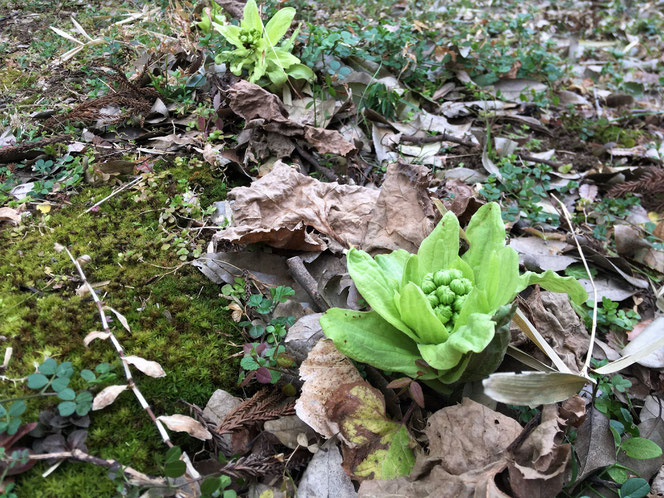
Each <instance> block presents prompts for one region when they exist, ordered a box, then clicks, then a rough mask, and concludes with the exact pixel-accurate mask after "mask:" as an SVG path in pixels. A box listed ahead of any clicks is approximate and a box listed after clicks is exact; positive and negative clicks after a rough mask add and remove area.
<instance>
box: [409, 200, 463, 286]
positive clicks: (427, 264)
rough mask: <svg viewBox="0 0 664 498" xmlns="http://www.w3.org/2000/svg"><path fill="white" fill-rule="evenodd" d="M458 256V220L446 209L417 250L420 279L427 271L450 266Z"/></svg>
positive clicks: (431, 271) (430, 271)
mask: <svg viewBox="0 0 664 498" xmlns="http://www.w3.org/2000/svg"><path fill="white" fill-rule="evenodd" d="M458 258H459V220H457V217H456V216H454V213H452V212H451V211H448V212H447V213H445V216H443V219H442V220H441V222H440V223H438V225H436V228H434V229H433V232H431V233H430V234H429V236H428V237H427V238H425V239H424V240H423V241H422V244H420V248H419V250H418V251H417V259H418V264H419V272H420V279H422V278H423V277H424V275H426V274H427V273H433V272H436V271H438V270H442V269H445V268H450V267H451V264H452V262H454V261H456V260H457V259H458Z"/></svg>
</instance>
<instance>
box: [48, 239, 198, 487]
mask: <svg viewBox="0 0 664 498" xmlns="http://www.w3.org/2000/svg"><path fill="white" fill-rule="evenodd" d="M60 248H62V249H63V250H64V251H66V253H67V255H68V256H69V259H71V261H72V263H74V266H75V267H76V270H77V271H78V274H79V275H80V277H81V280H82V281H83V284H84V285H85V287H86V288H87V289H88V291H89V292H90V295H91V296H92V299H93V300H94V302H95V305H96V306H97V310H98V311H99V316H100V317H101V323H102V327H103V329H104V332H106V333H107V334H108V335H109V338H110V339H111V343H112V344H113V346H114V347H115V351H116V352H117V354H118V356H119V357H120V361H121V362H122V367H123V369H124V372H125V377H126V378H127V384H128V385H129V388H130V389H131V390H132V391H133V392H134V395H135V396H136V399H137V400H138V402H139V404H140V405H141V407H142V408H143V409H144V410H145V412H146V413H147V414H148V416H149V417H150V419H151V420H152V422H153V423H154V424H155V425H156V426H157V430H158V431H159V435H160V436H161V439H162V441H163V442H164V443H165V444H166V446H168V447H169V448H172V447H173V443H172V442H171V439H170V437H169V436H168V433H167V432H166V429H164V426H163V425H162V423H161V422H160V421H159V420H158V419H157V417H156V416H155V414H154V412H153V411H152V408H150V405H149V404H148V402H147V401H146V399H145V397H144V396H143V394H142V393H141V391H140V390H139V389H138V386H137V385H136V383H135V382H134V378H133V376H132V374H131V369H130V368H129V363H128V362H127V359H126V357H125V354H124V349H122V345H121V344H120V342H119V341H118V339H117V337H115V334H114V333H113V331H112V330H111V328H110V327H109V325H108V317H107V316H106V313H105V311H104V306H103V304H102V302H101V300H100V299H99V296H97V293H96V292H95V290H94V288H93V287H92V285H90V282H88V279H87V277H86V276H85V273H84V272H83V268H82V267H81V265H80V264H79V262H78V261H76V259H75V258H74V256H73V255H72V253H71V252H70V251H69V249H67V248H66V247H65V246H62V245H60V244H56V250H59V249H60ZM182 459H183V461H184V462H185V464H186V465H187V472H188V473H189V474H190V475H191V477H193V478H197V477H199V476H200V474H199V473H198V472H197V471H196V469H194V467H193V465H192V464H191V461H189V457H187V456H186V454H185V453H183V454H182Z"/></svg>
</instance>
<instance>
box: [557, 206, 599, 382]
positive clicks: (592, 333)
mask: <svg viewBox="0 0 664 498" xmlns="http://www.w3.org/2000/svg"><path fill="white" fill-rule="evenodd" d="M551 197H553V198H554V199H555V200H556V201H557V202H558V204H560V209H562V211H563V214H564V215H565V220H566V221H567V224H568V225H569V229H570V232H571V233H572V237H574V242H575V243H576V248H577V250H578V251H579V256H581V261H583V267H584V268H585V269H586V273H587V274H588V280H590V285H591V286H592V288H593V324H592V328H591V330H590V344H588V355H587V356H586V361H585V363H584V364H583V370H581V375H583V376H587V375H588V368H589V367H590V359H591V358H592V356H593V345H594V344H595V335H596V333H597V287H596V286H595V281H594V280H593V274H592V273H591V272H590V268H589V267H588V262H587V261H586V257H585V256H584V254H583V249H581V244H580V243H579V239H577V238H576V232H575V231H574V227H573V226H572V217H571V216H570V214H569V211H568V210H567V206H565V204H563V203H562V202H561V201H560V199H558V198H557V197H556V196H555V195H553V194H551Z"/></svg>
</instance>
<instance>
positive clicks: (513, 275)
mask: <svg viewBox="0 0 664 498" xmlns="http://www.w3.org/2000/svg"><path fill="white" fill-rule="evenodd" d="M476 274H477V281H476V285H477V287H479V288H480V289H482V290H483V291H484V292H485V293H486V296H487V303H488V305H489V308H490V309H496V308H498V307H500V306H502V305H504V304H507V303H510V302H512V300H513V299H514V297H515V296H516V294H517V289H518V287H519V284H520V283H521V281H520V277H519V255H518V254H517V253H516V251H515V250H514V249H512V248H511V247H507V246H503V247H500V248H498V249H497V250H495V251H492V252H489V253H487V254H486V255H485V256H484V258H483V259H482V260H481V262H480V266H479V268H478V271H477V272H476Z"/></svg>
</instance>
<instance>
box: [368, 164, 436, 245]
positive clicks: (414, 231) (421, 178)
mask: <svg viewBox="0 0 664 498" xmlns="http://www.w3.org/2000/svg"><path fill="white" fill-rule="evenodd" d="M429 175H430V170H429V168H427V167H425V166H418V165H414V164H406V163H403V162H397V163H393V164H390V165H389V166H388V168H387V173H386V174H385V181H384V182H383V186H382V187H381V190H380V194H379V195H378V199H377V200H376V205H375V207H374V209H373V211H372V212H371V214H370V215H369V219H368V224H367V230H366V235H365V236H364V241H363V243H362V248H363V249H364V250H365V251H367V252H372V251H375V250H379V249H383V250H384V249H387V250H391V251H392V250H396V249H405V250H407V251H409V252H417V248H418V247H419V246H420V243H421V242H422V240H424V238H425V237H426V236H427V235H428V234H430V233H431V231H432V230H433V229H434V227H435V226H436V222H437V221H438V217H439V216H438V212H437V211H436V209H435V208H434V206H433V203H432V202H431V199H429V195H428V192H427V188H428V187H429V181H430V176H429Z"/></svg>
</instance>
